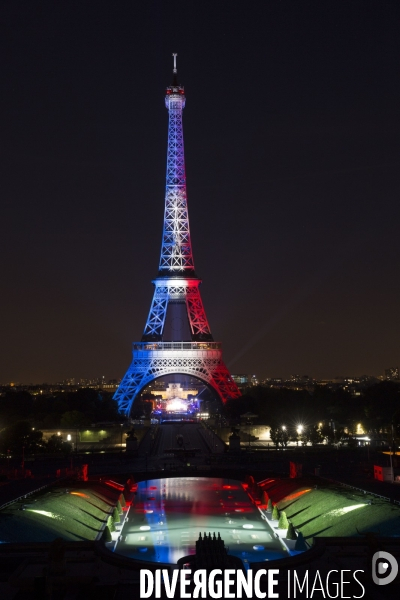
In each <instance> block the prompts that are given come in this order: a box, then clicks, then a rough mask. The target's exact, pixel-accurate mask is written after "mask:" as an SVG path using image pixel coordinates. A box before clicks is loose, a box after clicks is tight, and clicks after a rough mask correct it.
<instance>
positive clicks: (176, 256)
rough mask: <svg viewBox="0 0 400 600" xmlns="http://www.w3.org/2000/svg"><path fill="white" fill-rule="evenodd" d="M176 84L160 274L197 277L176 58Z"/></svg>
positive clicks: (169, 102) (170, 105)
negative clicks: (187, 197)
mask: <svg viewBox="0 0 400 600" xmlns="http://www.w3.org/2000/svg"><path fill="white" fill-rule="evenodd" d="M172 56H173V57H174V69H173V73H174V80H175V81H174V83H173V84H172V85H171V86H169V87H167V90H166V94H165V106H166V107H167V109H168V113H169V124H168V151H167V177H166V190H165V212H164V231H163V239H162V246H161V257H160V266H159V276H160V277H171V275H173V276H175V277H185V276H186V277H188V276H189V277H194V276H195V273H194V262H193V254H192V245H191V241H190V229H189V215H188V208H187V199H186V174H185V154H184V147H183V128H182V111H183V108H184V106H185V101H186V98H185V90H184V87H183V86H182V85H178V83H177V77H178V75H177V68H176V57H177V54H173V55H172Z"/></svg>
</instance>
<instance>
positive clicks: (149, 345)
mask: <svg viewBox="0 0 400 600" xmlns="http://www.w3.org/2000/svg"><path fill="white" fill-rule="evenodd" d="M221 347H222V344H221V342H134V343H133V349H134V350H144V351H146V350H220V349H221Z"/></svg>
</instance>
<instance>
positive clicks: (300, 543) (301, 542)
mask: <svg viewBox="0 0 400 600" xmlns="http://www.w3.org/2000/svg"><path fill="white" fill-rule="evenodd" d="M294 549H295V550H297V552H304V551H305V550H308V547H307V544H306V542H305V539H304V536H303V534H302V533H301V531H299V533H298V534H297V540H296V543H295V545H294Z"/></svg>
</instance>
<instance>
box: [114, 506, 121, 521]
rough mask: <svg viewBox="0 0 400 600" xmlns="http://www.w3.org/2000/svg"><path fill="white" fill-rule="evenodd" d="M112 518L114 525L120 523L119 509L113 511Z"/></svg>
mask: <svg viewBox="0 0 400 600" xmlns="http://www.w3.org/2000/svg"><path fill="white" fill-rule="evenodd" d="M112 518H113V521H114V524H115V523H119V522H120V518H119V512H118V508H117V507H115V508H114V510H113V514H112Z"/></svg>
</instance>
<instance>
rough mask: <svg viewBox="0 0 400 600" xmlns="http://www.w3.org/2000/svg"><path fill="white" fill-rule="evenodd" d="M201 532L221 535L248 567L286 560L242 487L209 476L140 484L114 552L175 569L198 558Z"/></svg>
mask: <svg viewBox="0 0 400 600" xmlns="http://www.w3.org/2000/svg"><path fill="white" fill-rule="evenodd" d="M144 533H145V534H144ZM200 533H201V534H202V535H203V534H204V533H207V534H208V533H211V534H212V535H213V534H214V533H215V535H216V536H217V535H218V533H220V535H221V538H222V539H223V540H224V542H225V547H226V548H227V550H228V553H229V554H231V555H234V556H237V557H239V558H241V559H242V560H243V561H244V562H245V563H246V564H248V563H251V562H256V561H257V562H259V561H262V560H273V559H276V558H282V557H285V556H287V553H286V550H285V549H284V548H283V547H282V545H281V543H280V541H279V540H278V539H277V538H276V537H275V535H274V532H273V531H272V530H271V528H270V526H269V525H268V524H267V523H266V522H265V521H264V520H262V518H261V515H260V513H259V510H258V509H257V507H255V506H254V505H253V504H252V502H251V501H250V499H249V497H248V496H247V493H246V491H245V490H244V489H243V487H242V485H241V483H240V482H238V481H233V480H227V479H222V478H221V479H219V478H218V479H217V478H214V479H212V478H207V477H173V478H169V479H154V480H149V481H142V482H141V483H139V484H138V489H137V494H136V496H135V502H134V505H133V506H131V508H130V512H129V519H128V522H126V523H125V525H124V528H123V530H122V532H121V541H119V542H118V544H117V547H116V550H115V551H116V552H117V553H119V554H123V555H125V556H129V557H131V558H135V559H138V560H147V561H148V560H150V561H154V562H159V563H169V564H175V563H176V562H177V561H178V559H179V558H182V557H183V556H187V555H189V554H194V553H195V551H196V541H197V540H198V538H199V534H200ZM255 540H257V543H256V544H255V543H254V542H255Z"/></svg>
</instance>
